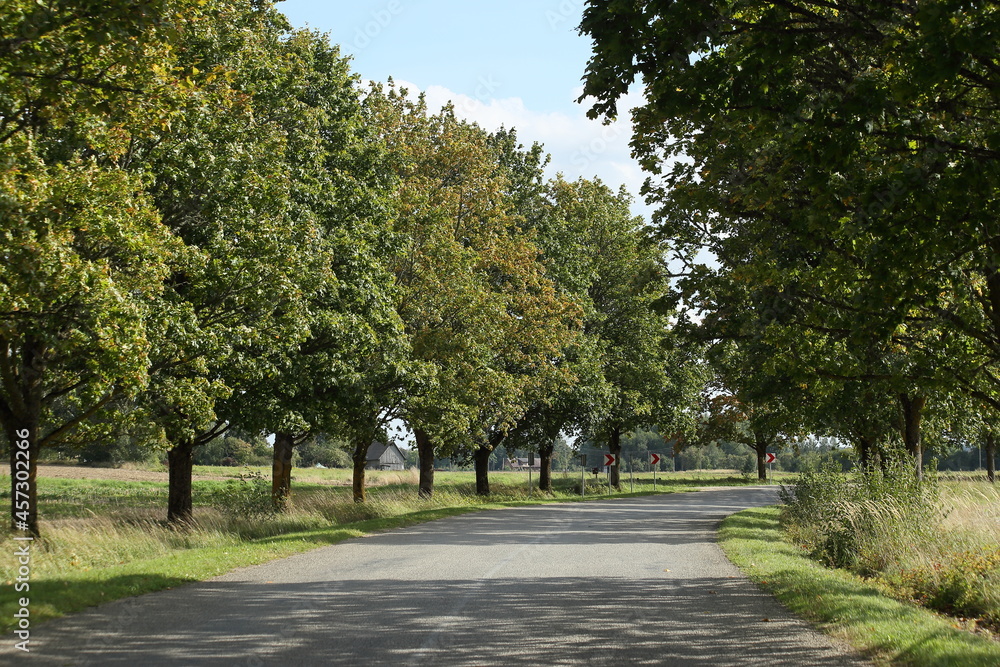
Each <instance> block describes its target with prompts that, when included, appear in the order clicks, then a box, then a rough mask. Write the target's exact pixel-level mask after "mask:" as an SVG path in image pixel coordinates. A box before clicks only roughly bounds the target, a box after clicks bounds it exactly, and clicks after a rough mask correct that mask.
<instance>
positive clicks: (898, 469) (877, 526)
mask: <svg viewBox="0 0 1000 667" xmlns="http://www.w3.org/2000/svg"><path fill="white" fill-rule="evenodd" d="M779 493H780V497H781V500H782V501H783V502H784V503H785V510H784V514H783V521H784V525H785V527H786V530H787V531H788V533H789V536H790V537H791V538H792V539H793V540H794V541H795V542H796V543H798V544H800V545H801V546H803V547H804V548H805V549H807V550H808V551H809V552H810V554H811V555H812V556H813V557H814V558H817V559H818V560H820V561H822V562H824V563H826V564H827V565H832V566H835V567H843V568H848V569H851V570H854V571H855V572H857V573H858V574H861V575H864V576H871V575H873V574H875V573H878V572H882V571H884V570H885V569H886V568H887V567H889V566H890V565H891V564H892V563H898V562H899V561H900V560H901V559H902V558H903V557H904V554H905V553H906V552H907V551H912V549H913V548H914V547H915V545H916V544H918V543H920V542H922V541H926V540H929V539H932V535H933V534H934V532H935V530H936V529H937V527H938V526H939V525H940V521H941V519H942V518H943V513H942V512H941V511H940V509H939V507H938V502H937V501H938V490H937V483H936V480H935V478H934V475H933V472H930V473H928V474H927V475H926V476H925V478H924V479H923V480H920V479H918V478H917V476H916V474H915V472H914V470H913V469H912V466H911V465H910V464H909V462H908V461H905V460H899V461H897V462H893V463H891V464H889V465H887V466H886V469H885V471H883V470H882V469H880V468H871V469H868V470H863V471H860V472H857V473H854V474H852V475H846V474H844V473H842V472H840V467H839V466H832V465H827V466H825V467H823V468H820V469H819V470H817V471H806V472H803V473H802V474H801V475H800V477H799V479H798V481H797V482H796V483H795V484H793V485H792V486H790V487H785V486H782V488H781V490H780V492H779Z"/></svg>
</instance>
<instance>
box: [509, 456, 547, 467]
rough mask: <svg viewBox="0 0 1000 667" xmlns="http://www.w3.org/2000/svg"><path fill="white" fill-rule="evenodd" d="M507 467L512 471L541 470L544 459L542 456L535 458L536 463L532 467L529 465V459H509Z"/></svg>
mask: <svg viewBox="0 0 1000 667" xmlns="http://www.w3.org/2000/svg"><path fill="white" fill-rule="evenodd" d="M507 465H508V467H510V469H511V470H529V469H530V470H541V469H542V459H541V457H540V456H536V457H535V462H534V464H532V465H528V458H527V457H526V456H525V457H520V458H516V459H507Z"/></svg>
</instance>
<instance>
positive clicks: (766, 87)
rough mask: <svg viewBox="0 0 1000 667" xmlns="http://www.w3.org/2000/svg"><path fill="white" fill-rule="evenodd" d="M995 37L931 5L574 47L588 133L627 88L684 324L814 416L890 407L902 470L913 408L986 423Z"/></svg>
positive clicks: (630, 27) (748, 18)
mask: <svg viewBox="0 0 1000 667" xmlns="http://www.w3.org/2000/svg"><path fill="white" fill-rule="evenodd" d="M996 21H997V15H996V13H995V11H994V8H992V7H987V6H985V5H980V6H976V7H971V6H967V5H966V4H964V3H958V2H943V3H942V2H937V1H936V0H926V1H923V0H921V1H917V2H911V3H856V2H832V3H814V2H798V1H793V2H783V3H770V2H759V1H757V0H740V1H737V2H713V1H706V2H686V3H654V2H636V3H620V2H613V1H609V0H592V1H591V2H589V3H588V7H587V9H586V11H585V13H584V19H583V23H582V25H581V30H582V32H584V33H585V34H587V35H589V36H590V37H592V38H593V39H594V41H595V49H594V55H593V58H592V59H591V62H590V64H589V66H588V69H587V77H586V85H585V88H584V91H583V95H584V96H585V97H589V98H591V99H592V100H593V107H592V109H591V114H592V115H593V116H600V115H603V116H605V117H608V118H610V117H613V116H614V115H615V113H616V102H617V101H618V100H619V99H620V98H621V96H622V95H624V94H625V93H626V92H627V90H628V88H629V86H630V85H632V84H633V83H634V82H636V81H637V80H638V79H639V78H641V79H642V85H643V94H644V102H643V104H642V105H641V106H640V107H639V108H637V109H636V110H635V112H634V114H633V117H634V126H635V130H634V134H633V142H632V145H633V147H634V149H635V153H636V155H637V156H638V158H639V159H640V161H641V162H642V164H643V167H644V168H645V169H646V170H647V172H648V173H649V174H650V178H649V180H648V181H647V184H646V186H645V190H644V191H645V193H646V194H647V196H648V198H649V199H650V201H652V202H655V203H657V204H659V205H660V208H659V210H658V212H657V215H656V220H657V222H658V226H659V231H660V234H661V235H662V237H663V238H665V239H669V241H670V243H671V244H672V246H673V248H674V250H675V251H676V253H677V257H678V260H679V261H681V262H684V263H685V267H686V271H685V275H684V276H683V278H682V280H681V281H680V286H681V289H682V290H683V292H684V296H685V299H686V300H687V302H688V303H689V304H691V307H692V309H693V311H694V312H698V314H699V315H700V316H702V317H704V321H705V322H706V323H708V324H709V325H712V326H710V327H709V329H712V328H713V326H714V325H721V326H722V328H723V329H724V330H725V332H726V334H727V335H730V336H734V337H738V338H739V339H741V340H747V339H749V340H751V341H753V342H755V343H761V344H763V345H764V346H765V347H766V348H768V356H769V363H768V364H767V365H765V366H764V367H763V368H764V369H765V370H766V371H767V372H768V374H770V375H775V376H777V377H779V378H780V377H782V376H783V375H791V376H792V377H793V378H794V379H796V380H797V384H799V385H805V387H804V388H806V389H808V390H809V392H810V393H815V394H816V395H817V396H818V397H819V398H820V401H821V402H825V403H826V407H827V408H832V407H833V406H832V404H831V403H830V402H826V400H825V399H826V398H827V396H828V394H831V393H835V392H836V391H837V388H838V384H839V383H840V382H854V381H860V382H861V383H863V384H865V385H869V387H862V388H861V389H858V388H854V389H852V390H851V393H853V394H854V395H855V396H857V395H860V394H863V393H864V390H865V389H869V388H870V389H872V390H874V393H875V394H876V395H878V401H877V404H876V405H878V404H884V403H885V401H884V400H883V398H884V397H889V402H890V403H892V402H894V401H896V400H899V402H900V404H901V405H900V408H901V409H902V410H903V411H905V412H908V413H910V414H908V415H907V417H908V420H907V421H908V423H907V426H906V428H904V429H900V430H901V432H902V433H903V437H904V441H905V443H906V445H907V448H908V449H909V450H910V451H911V453H913V454H915V455H917V457H918V459H919V449H920V436H919V429H918V426H919V422H920V417H921V415H920V411H921V410H922V406H923V402H924V400H925V399H927V401H928V405H929V406H933V405H935V404H936V405H938V406H944V405H948V404H950V403H951V400H950V394H952V393H954V392H956V391H959V390H960V391H962V392H964V393H966V394H967V395H969V396H974V397H976V398H977V399H978V400H980V401H982V402H983V403H984V404H989V405H991V406H993V407H994V408H996V407H998V405H1000V403H998V402H997V400H996V396H997V394H996V389H997V382H996V377H997V374H996V372H995V365H996V362H997V360H998V357H997V354H996V350H997V349H998V348H997V340H998V336H997V333H998V329H997V323H998V322H1000V320H998V319H997V318H996V312H995V305H994V304H995V303H996V297H995V296H991V295H992V294H993V291H994V290H996V289H998V288H1000V283H998V282H997V281H996V280H995V275H996V260H995V257H996V250H997V248H996V244H995V242H994V241H993V239H995V238H996V220H997V216H996V209H997V201H996V192H997V189H996V183H997V173H996V172H995V171H994V170H993V169H992V168H989V169H986V170H983V169H982V168H981V166H982V164H983V158H984V156H986V155H990V154H992V152H993V151H995V150H996V147H995V146H994V141H993V138H995V137H996V136H997V126H998V123H997V121H998V119H1000V117H998V111H1000V108H998V107H997V105H996V101H995V95H994V93H993V91H994V90H995V87H996V85H997V84H996V80H997V69H996V53H995V49H994V48H993V40H992V35H993V34H995V33H994V32H993V31H994V28H995V24H996ZM928 53H935V54H947V55H942V56H941V57H940V58H936V59H935V60H937V62H936V64H935V66H932V67H928V66H927V61H928V58H927V54H928ZM581 99H583V98H581ZM942 230H947V232H946V233H943V232H942ZM705 251H708V252H705ZM708 258H711V259H710V260H709V259H708ZM699 311H700V312H699ZM714 333H716V334H717V333H718V331H716V332H714ZM747 368H751V366H749V365H748V366H747ZM772 371H777V372H772ZM836 402H837V401H834V402H833V403H836ZM820 412H821V413H822V418H823V419H825V420H826V421H827V422H830V421H834V419H835V418H836V416H837V415H843V414H845V412H844V411H838V410H836V409H827V410H822V411H820ZM836 426H837V427H839V428H842V429H843V430H847V429H848V428H849V427H855V426H857V424H853V425H841V424H837V425H836ZM872 435H878V434H877V433H875V434H872V433H868V434H865V435H864V436H863V437H865V438H870V437H871V436H872ZM857 444H860V441H858V443H857Z"/></svg>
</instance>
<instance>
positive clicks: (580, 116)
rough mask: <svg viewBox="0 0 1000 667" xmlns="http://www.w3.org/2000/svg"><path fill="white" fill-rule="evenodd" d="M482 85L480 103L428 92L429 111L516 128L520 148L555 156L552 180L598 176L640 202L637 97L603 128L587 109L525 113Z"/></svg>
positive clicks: (513, 100) (640, 207)
mask: <svg viewBox="0 0 1000 667" xmlns="http://www.w3.org/2000/svg"><path fill="white" fill-rule="evenodd" d="M396 83H397V85H399V86H401V87H404V88H408V89H410V90H413V91H416V90H419V87H418V86H415V85H413V84H411V83H407V82H404V81H399V80H397V81H396ZM481 84H482V85H481V86H480V87H479V89H478V90H477V95H478V98H477V97H470V96H469V95H464V94H460V93H455V92H453V91H451V90H449V89H447V88H444V87H442V86H429V87H428V88H427V90H425V91H424V93H425V95H426V98H427V104H428V107H429V108H430V109H431V110H432V111H436V110H438V109H440V108H441V107H442V106H444V105H445V104H447V103H448V102H451V103H452V104H454V106H455V113H456V115H458V116H459V117H460V118H463V119H465V120H468V121H472V122H476V123H478V124H479V125H480V126H482V127H483V128H485V129H487V130H490V131H494V130H497V129H499V128H500V127H501V126H503V127H506V128H508V129H509V128H512V127H513V128H515V129H516V130H517V136H518V139H519V140H520V142H521V143H523V144H525V145H530V144H531V143H532V142H534V141H538V142H540V143H541V144H543V145H544V147H545V151H546V152H547V153H549V154H551V156H552V161H551V162H550V163H549V166H548V168H547V172H548V175H549V176H554V175H555V174H556V173H557V172H562V174H563V175H564V176H565V177H566V178H567V179H569V180H575V179H577V178H579V177H584V178H593V177H595V176H596V177H598V178H600V179H601V180H602V181H603V182H604V183H605V184H607V185H608V186H610V187H611V188H613V189H616V190H617V189H618V187H619V186H621V185H624V186H625V187H626V189H627V190H628V191H629V192H630V193H631V194H632V195H633V197H636V198H638V194H639V188H640V187H641V186H642V183H643V181H644V180H645V174H644V173H643V172H642V170H641V169H640V168H639V165H638V163H636V161H635V160H633V159H632V157H631V152H630V148H629V140H630V139H631V137H632V127H631V122H630V120H629V119H630V117H631V113H630V112H631V109H632V108H633V107H634V106H635V105H637V104H638V103H639V102H640V100H641V96H640V95H639V94H638V93H630V94H629V95H628V96H627V97H626V98H625V99H623V100H622V102H621V103H620V104H619V107H618V108H619V114H618V120H616V121H615V122H614V123H612V124H610V125H604V124H603V123H601V122H600V121H595V120H590V119H589V118H587V116H586V109H587V107H586V106H585V105H579V112H578V113H574V114H572V115H570V114H566V113H559V112H543V111H534V110H532V109H528V108H527V107H525V105H524V101H523V100H522V99H521V98H519V97H507V98H496V97H491V96H490V92H491V85H490V82H489V81H487V80H483V81H481ZM480 93H481V94H480ZM580 93H581V90H580V89H578V90H575V91H573V96H574V97H573V98H574V99H576V98H577V97H579V95H580ZM632 210H633V212H635V213H637V214H642V215H645V216H646V217H647V218H648V217H649V213H650V208H649V207H647V206H646V205H645V204H644V203H642V202H641V201H638V200H637V201H636V202H635V203H634V204H633V206H632Z"/></svg>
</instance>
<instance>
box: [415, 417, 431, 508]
mask: <svg viewBox="0 0 1000 667" xmlns="http://www.w3.org/2000/svg"><path fill="white" fill-rule="evenodd" d="M413 437H414V439H415V440H416V441H417V457H418V459H419V460H420V490H419V491H418V493H419V495H420V497H421V498H430V497H431V495H433V493H434V443H432V442H431V439H430V438H429V437H428V436H427V432H426V431H424V430H422V429H419V428H417V429H413Z"/></svg>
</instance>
